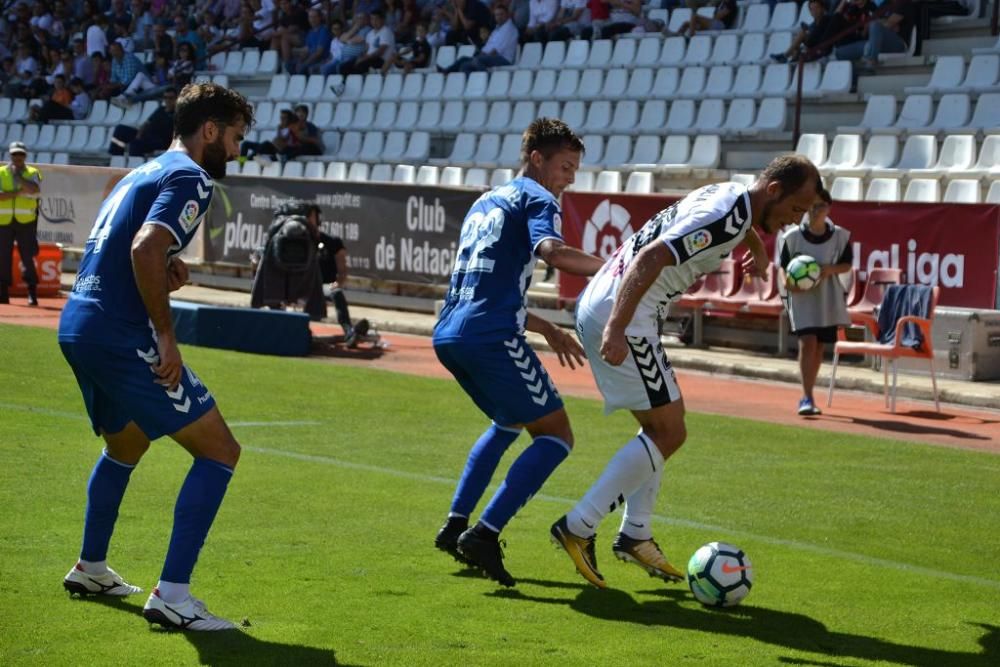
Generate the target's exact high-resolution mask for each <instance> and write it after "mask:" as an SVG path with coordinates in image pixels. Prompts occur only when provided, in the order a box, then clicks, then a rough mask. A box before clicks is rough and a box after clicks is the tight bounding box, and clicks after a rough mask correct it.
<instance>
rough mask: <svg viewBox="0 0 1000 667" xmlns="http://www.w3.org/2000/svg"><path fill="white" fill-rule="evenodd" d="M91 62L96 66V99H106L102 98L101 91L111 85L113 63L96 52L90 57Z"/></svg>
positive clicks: (94, 87)
mask: <svg viewBox="0 0 1000 667" xmlns="http://www.w3.org/2000/svg"><path fill="white" fill-rule="evenodd" d="M90 60H91V62H92V63H93V64H94V85H93V88H92V90H93V91H94V97H97V98H99V99H104V98H101V97H100V91H102V90H104V89H106V88H107V87H108V86H110V85H111V62H110V61H109V60H108V59H107V58H105V57H104V54H103V53H101V52H100V51H95V52H94V54H93V55H92V56H90Z"/></svg>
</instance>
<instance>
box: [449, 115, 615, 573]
mask: <svg viewBox="0 0 1000 667" xmlns="http://www.w3.org/2000/svg"><path fill="white" fill-rule="evenodd" d="M582 153H583V142H582V141H581V140H580V139H579V137H577V136H576V135H575V134H574V133H573V132H572V130H570V129H569V127H567V126H566V124H565V123H563V122H562V121H560V120H556V119H550V118H540V119H538V120H536V121H534V122H533V123H532V124H531V126H530V127H529V128H528V129H527V130H526V131H525V133H524V136H523V139H522V144H521V162H522V164H523V165H524V168H523V175H522V176H521V177H519V178H515V179H514V180H512V181H511V182H510V183H507V184H506V185H503V186H500V187H498V188H495V189H493V190H491V191H489V192H487V193H485V194H484V195H483V196H482V197H480V198H479V199H478V200H477V201H476V203H475V204H473V205H472V207H471V209H470V210H469V213H468V214H467V215H466V218H465V221H464V222H463V224H462V232H461V237H460V239H459V244H458V251H457V257H456V260H455V267H454V271H453V273H452V277H451V284H450V286H449V289H448V294H447V296H446V298H445V303H444V307H443V308H442V310H441V314H440V317H439V319H438V322H437V324H436V326H435V327H434V350H435V352H436V353H437V356H438V359H439V360H440V361H441V363H442V364H443V365H444V366H445V368H447V369H448V371H449V372H451V374H452V375H453V376H454V377H455V379H456V380H457V381H458V383H459V384H460V385H461V386H462V389H464V390H465V392H466V393H467V394H468V395H469V397H470V398H471V399H472V400H473V402H474V403H475V404H476V406H477V407H478V408H479V409H480V410H481V411H482V412H483V413H484V414H485V415H486V416H487V417H488V418H489V419H490V420H491V421H492V423H491V424H490V426H489V427H488V428H487V429H486V431H485V432H484V433H483V434H482V435H481V436H480V437H479V439H478V440H477V441H476V443H475V444H474V445H473V447H472V450H471V451H470V452H469V457H468V460H467V462H466V465H465V470H464V472H463V473H462V476H461V478H460V480H459V483H458V488H457V489H456V490H455V495H454V497H453V499H452V504H451V509H450V512H449V513H448V518H447V520H446V521H445V524H444V526H443V527H442V528H441V530H440V531H439V532H438V535H437V538H436V539H435V545H436V546H437V548H439V549H441V550H443V551H446V552H448V553H450V554H451V555H452V556H454V557H455V558H456V559H457V560H459V561H460V562H464V563H467V564H469V565H472V566H475V567H478V568H479V569H481V570H482V571H483V572H484V573H485V574H486V575H487V576H488V577H490V578H491V579H494V580H495V581H498V582H499V583H500V584H502V585H504V586H513V585H514V584H515V581H514V579H513V577H511V575H510V574H509V573H508V572H507V570H506V569H504V567H503V563H502V558H503V555H502V553H501V551H500V544H499V534H500V531H501V530H503V528H504V527H505V526H506V524H507V523H508V522H509V521H510V519H511V518H513V516H514V514H515V513H516V512H517V511H518V510H519V509H520V508H521V507H522V506H524V504H525V503H527V502H528V500H529V499H530V498H531V496H533V495H534V494H535V493H537V492H538V490H539V489H540V488H541V487H542V484H544V482H545V480H546V479H547V478H548V477H549V475H551V474H552V472H553V471H554V470H555V468H556V467H557V466H558V465H559V463H561V462H562V461H563V460H564V459H565V458H566V456H567V455H568V454H569V452H570V449H571V448H572V446H573V432H572V430H571V428H570V424H569V418H568V417H567V415H566V411H565V409H564V408H563V403H562V399H561V398H560V397H559V393H558V391H556V388H555V386H554V385H553V384H552V381H551V379H550V378H549V375H548V373H546V371H545V368H544V367H543V366H542V363H541V361H540V360H539V359H538V357H537V355H536V354H535V351H534V350H533V349H532V348H531V346H530V345H529V344H528V341H527V339H526V338H525V331H534V332H537V333H540V334H542V335H543V336H544V337H545V339H546V341H547V342H548V344H549V346H550V347H551V348H552V349H553V351H555V352H556V354H557V355H558V357H559V362H560V363H561V364H563V365H569V366H570V367H571V368H575V366H576V365H582V363H583V350H582V348H581V347H580V345H579V343H577V341H576V339H575V338H574V337H573V336H571V335H570V334H568V333H566V332H564V331H562V330H561V329H559V327H557V326H555V325H553V324H552V323H550V322H547V321H545V320H543V319H542V318H540V317H538V316H537V315H533V314H531V313H529V312H528V309H527V302H526V299H525V295H526V293H527V291H528V286H529V285H530V284H531V276H532V272H533V271H534V268H535V263H536V261H537V260H538V258H542V259H543V260H545V262H546V263H548V264H549V265H551V266H553V267H555V268H557V269H560V270H562V271H566V272H569V273H574V274H578V275H586V276H589V275H593V274H594V273H596V272H597V271H598V270H599V269H600V267H601V265H602V261H601V260H600V259H598V258H597V257H594V256H592V255H588V254H587V253H584V252H582V251H580V250H578V249H576V248H573V247H571V246H567V245H565V244H564V243H563V239H562V234H561V231H560V227H561V218H560V214H561V213H560V208H559V200H558V198H559V196H560V195H561V194H562V192H563V190H564V189H565V188H566V187H567V186H569V185H570V184H572V183H573V180H574V177H575V174H576V171H577V169H578V168H579V166H580V157H581V155H582ZM525 429H526V430H527V431H528V433H529V434H530V435H531V437H532V443H531V445H530V446H529V447H528V448H527V449H525V451H524V452H523V453H522V454H521V455H520V456H519V457H518V458H517V459H516V460H515V461H514V463H513V464H512V465H511V467H510V470H509V471H508V473H507V477H506V479H505V480H504V482H503V484H502V485H501V486H500V488H499V489H498V490H497V492H496V494H495V495H494V496H493V499H492V500H491V501H490V503H489V505H488V506H487V507H486V509H485V510H484V511H483V513H482V515H481V517H480V519H479V521H478V522H477V523H476V524H475V525H474V526H473V527H471V528H469V516H470V515H471V513H472V511H473V509H475V506H476V504H477V503H478V502H479V500H480V498H481V497H482V495H483V493H484V491H485V490H486V487H487V485H488V484H489V482H490V479H491V478H492V476H493V473H494V472H495V471H496V469H497V466H498V465H499V463H500V459H501V457H502V456H503V454H504V452H505V451H506V450H507V448H508V447H510V445H511V444H513V442H514V441H515V440H516V439H517V437H518V435H520V433H521V431H522V430H525Z"/></svg>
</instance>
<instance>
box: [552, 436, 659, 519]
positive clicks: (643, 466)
mask: <svg viewBox="0 0 1000 667" xmlns="http://www.w3.org/2000/svg"><path fill="white" fill-rule="evenodd" d="M662 467H663V455H662V454H660V450H658V449H657V448H656V446H655V445H654V444H653V443H652V441H651V440H649V439H648V438H647V437H646V436H644V435H642V434H639V435H637V436H636V437H634V438H632V439H631V440H629V441H628V442H627V443H625V445H624V446H623V447H622V448H621V449H619V450H618V452H617V453H616V454H615V455H614V456H613V457H611V460H610V461H608V465H607V466H606V467H605V468H604V472H603V473H601V476H600V477H599V478H598V480H597V481H596V482H594V485H593V486H592V487H590V490H589V491H587V493H586V495H584V496H583V498H582V499H580V502H578V503H577V504H576V507H574V508H573V509H572V510H570V512H569V514H567V515H566V522H567V526H568V527H569V530H570V532H572V533H573V534H574V535H579V536H580V537H590V536H591V535H593V534H594V533H595V532H597V524H599V523H600V522H601V519H603V518H604V517H605V516H607V514H608V513H609V512H611V511H613V510H614V509H615V508H617V507H618V506H619V505H624V504H625V498H627V497H629V496H631V495H632V494H633V493H634V492H635V491H636V489H638V488H640V487H642V486H643V485H644V484H645V483H646V481H647V480H648V479H649V477H650V476H651V475H653V474H655V473H656V471H657V470H659V469H661V468H662Z"/></svg>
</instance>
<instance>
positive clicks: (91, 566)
mask: <svg viewBox="0 0 1000 667" xmlns="http://www.w3.org/2000/svg"><path fill="white" fill-rule="evenodd" d="M80 567H82V568H83V571H84V572H86V573H87V574H104V573H105V572H107V571H108V561H106V560H98V561H89V560H81V561H80Z"/></svg>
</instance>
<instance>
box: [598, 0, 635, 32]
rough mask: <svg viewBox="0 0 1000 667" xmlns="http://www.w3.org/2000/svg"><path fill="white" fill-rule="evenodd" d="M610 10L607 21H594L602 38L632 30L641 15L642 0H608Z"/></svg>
mask: <svg viewBox="0 0 1000 667" xmlns="http://www.w3.org/2000/svg"><path fill="white" fill-rule="evenodd" d="M608 4H609V5H610V8H611V11H610V12H609V13H608V19H607V21H597V20H595V21H594V28H595V29H597V30H598V32H599V34H600V37H601V38H602V39H607V38H608V37H613V36H614V35H620V34H622V33H626V32H632V30H633V29H635V27H636V25H638V24H639V20H640V18H641V17H642V0H609V2H608Z"/></svg>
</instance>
